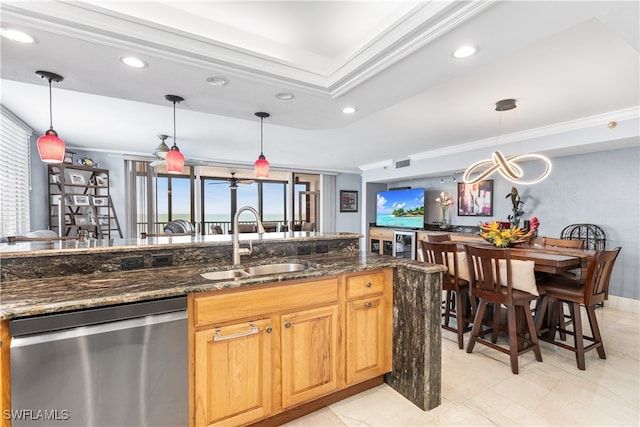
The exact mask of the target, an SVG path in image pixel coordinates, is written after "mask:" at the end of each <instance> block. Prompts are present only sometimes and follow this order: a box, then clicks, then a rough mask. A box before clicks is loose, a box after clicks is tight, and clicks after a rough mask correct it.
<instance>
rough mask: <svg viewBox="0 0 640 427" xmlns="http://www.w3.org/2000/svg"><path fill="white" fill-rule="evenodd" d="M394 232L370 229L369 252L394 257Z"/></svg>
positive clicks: (387, 229) (377, 228) (378, 228)
mask: <svg viewBox="0 0 640 427" xmlns="http://www.w3.org/2000/svg"><path fill="white" fill-rule="evenodd" d="M393 240H394V235H393V230H392V229H390V228H381V227H371V228H369V251H370V252H375V253H379V254H384V255H393Z"/></svg>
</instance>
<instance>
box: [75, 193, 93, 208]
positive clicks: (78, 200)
mask: <svg viewBox="0 0 640 427" xmlns="http://www.w3.org/2000/svg"><path fill="white" fill-rule="evenodd" d="M73 204H74V205H76V206H89V204H90V203H89V196H85V195H84V194H74V196H73Z"/></svg>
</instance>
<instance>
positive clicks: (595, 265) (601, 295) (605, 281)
mask: <svg viewBox="0 0 640 427" xmlns="http://www.w3.org/2000/svg"><path fill="white" fill-rule="evenodd" d="M620 249H621V248H619V247H618V248H615V249H612V250H610V251H604V250H600V251H597V252H596V253H595V255H594V256H593V259H592V260H591V262H590V263H589V268H588V270H587V279H586V281H585V285H584V303H585V305H594V304H599V303H601V302H602V301H604V300H606V299H607V297H608V294H609V279H610V278H611V272H612V271H613V265H614V264H615V262H616V258H617V257H618V253H620Z"/></svg>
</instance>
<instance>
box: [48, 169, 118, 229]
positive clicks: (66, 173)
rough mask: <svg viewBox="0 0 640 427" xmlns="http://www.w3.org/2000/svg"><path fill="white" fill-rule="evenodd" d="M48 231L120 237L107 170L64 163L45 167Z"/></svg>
mask: <svg viewBox="0 0 640 427" xmlns="http://www.w3.org/2000/svg"><path fill="white" fill-rule="evenodd" d="M47 170H48V175H47V176H48V180H49V185H48V188H49V228H50V229H51V230H53V231H55V232H56V233H58V235H59V236H77V235H82V234H86V237H96V238H101V239H102V238H115V237H120V238H122V232H121V230H120V223H119V222H118V218H117V216H116V214H115V209H114V207H113V202H112V199H111V194H110V192H109V170H107V169H100V168H94V167H89V166H80V165H73V164H67V163H59V164H51V165H48V167H47Z"/></svg>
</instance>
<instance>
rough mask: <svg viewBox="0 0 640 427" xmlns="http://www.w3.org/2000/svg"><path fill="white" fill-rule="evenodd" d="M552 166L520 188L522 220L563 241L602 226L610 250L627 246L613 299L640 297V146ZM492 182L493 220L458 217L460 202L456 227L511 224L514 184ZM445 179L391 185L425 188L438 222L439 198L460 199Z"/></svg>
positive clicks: (431, 217) (453, 216)
mask: <svg viewBox="0 0 640 427" xmlns="http://www.w3.org/2000/svg"><path fill="white" fill-rule="evenodd" d="M552 163H553V169H552V172H551V175H550V176H549V178H547V179H546V180H544V181H542V182H540V183H538V184H535V185H530V186H524V185H516V187H517V188H518V192H519V193H520V195H521V197H522V200H523V201H524V202H525V204H524V205H523V210H524V211H525V214H524V215H523V219H529V218H531V216H536V217H538V219H539V220H540V229H539V235H540V236H553V237H559V236H560V232H561V231H562V229H563V228H564V227H565V226H567V225H569V224H576V223H587V224H596V225H599V226H600V227H602V228H603V229H604V230H605V232H606V234H607V249H613V248H615V247H617V246H620V247H622V250H621V252H620V256H619V258H618V260H617V261H616V265H615V268H614V271H613V276H612V279H611V284H610V293H611V295H616V296H622V297H627V298H633V299H640V225H639V224H640V174H639V172H638V171H639V169H640V148H639V147H637V146H636V147H632V148H625V149H619V150H611V151H601V152H596V153H590V154H584V155H574V156H567V157H556V158H553V159H552ZM527 166H528V165H525V171H526V170H527ZM423 173H425V174H426V173H427V171H423ZM429 173H431V174H433V173H434V171H433V170H431V171H429ZM491 178H492V179H493V181H494V197H493V203H494V210H493V212H494V215H493V217H490V218H488V217H459V216H457V210H456V207H457V202H456V204H455V205H454V206H453V207H452V209H450V212H449V214H450V221H451V223H452V224H455V225H477V224H478V222H480V221H485V220H488V221H491V220H496V221H507V215H509V214H510V212H511V202H510V201H509V199H506V198H505V196H506V195H507V194H508V193H509V191H510V190H511V187H512V185H513V184H511V183H510V182H508V181H506V180H505V179H504V178H502V177H500V176H499V175H492V177H491ZM444 179H445V182H444V183H443V184H440V176H437V177H431V178H414V179H411V180H405V181H394V182H393V184H392V185H391V186H392V187H401V186H411V187H413V188H416V187H424V188H425V189H426V192H427V193H426V196H425V200H426V201H427V203H426V204H425V208H426V217H427V219H426V220H427V222H437V221H439V220H440V217H441V212H440V208H439V207H438V205H437V203H436V202H435V200H434V199H435V197H437V195H438V194H439V193H440V191H446V192H448V193H450V194H451V195H454V200H455V199H456V197H455V196H456V195H457V184H456V183H454V182H453V179H452V176H451V175H450V174H449V175H447V176H444ZM367 185H369V184H367ZM365 208H366V209H367V213H365V214H368V212H369V211H370V210H375V202H373V203H368V204H367V206H366V207H365Z"/></svg>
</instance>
